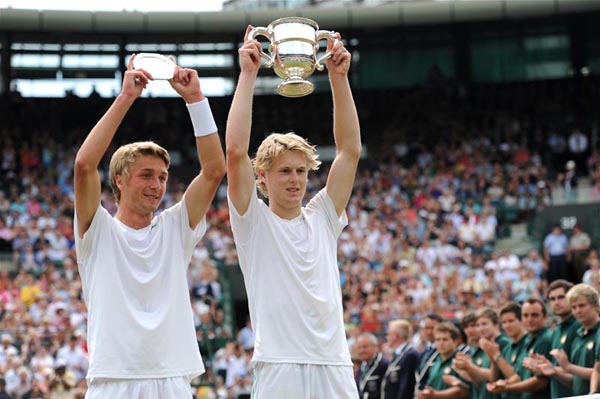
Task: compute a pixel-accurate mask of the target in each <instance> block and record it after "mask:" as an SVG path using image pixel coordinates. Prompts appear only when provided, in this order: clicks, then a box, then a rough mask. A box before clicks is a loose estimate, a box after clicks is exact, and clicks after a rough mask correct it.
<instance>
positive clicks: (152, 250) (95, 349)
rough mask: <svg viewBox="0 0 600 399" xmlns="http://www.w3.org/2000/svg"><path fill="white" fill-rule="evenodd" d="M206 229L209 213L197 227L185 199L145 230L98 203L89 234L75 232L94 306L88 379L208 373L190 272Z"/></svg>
mask: <svg viewBox="0 0 600 399" xmlns="http://www.w3.org/2000/svg"><path fill="white" fill-rule="evenodd" d="M75 229H76V230H77V216H75ZM205 231H206V219H203V220H202V221H201V222H200V223H199V224H198V226H196V229H195V230H192V229H190V227H189V222H188V215H187V209H186V207H185V205H184V202H183V200H182V201H180V202H178V203H177V204H175V205H174V206H172V207H171V208H169V209H167V210H165V211H164V212H162V213H161V214H160V215H159V216H156V217H154V219H153V220H152V223H151V224H150V226H148V227H146V228H143V229H140V230H135V229H132V228H131V227H128V226H126V225H125V224H123V223H121V222H120V221H119V220H117V219H116V218H113V217H112V216H111V215H110V214H109V213H108V211H106V209H104V208H103V207H102V206H98V209H97V210H96V213H95V214H94V218H93V220H92V224H91V225H90V227H89V229H88V231H86V233H85V235H84V237H83V239H79V234H78V233H77V231H76V232H75V237H76V240H75V244H76V249H77V262H78V265H79V273H80V275H81V280H82V282H83V295H84V299H85V302H86V304H87V306H88V346H89V352H90V353H89V355H90V356H89V361H90V367H89V371H88V375H87V377H88V379H90V380H91V379H93V378H113V379H149V378H167V377H176V376H185V377H187V378H193V377H194V376H197V375H199V374H202V373H203V372H204V365H203V364H202V359H201V357H200V351H199V349H198V342H197V340H196V333H195V329H194V321H193V315H192V308H191V304H190V298H189V290H188V285H187V280H186V270H187V267H188V264H189V262H190V259H191V257H192V253H193V251H194V247H195V246H196V245H197V244H198V242H199V241H200V238H201V237H202V235H203V234H204V232H205Z"/></svg>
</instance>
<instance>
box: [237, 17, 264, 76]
mask: <svg viewBox="0 0 600 399" xmlns="http://www.w3.org/2000/svg"><path fill="white" fill-rule="evenodd" d="M252 29H253V26H252V25H248V27H247V28H246V34H245V35H244V45H243V46H242V47H240V48H239V49H238V55H239V59H240V68H241V70H242V72H251V73H254V74H256V73H258V70H259V69H260V65H261V58H260V54H261V52H262V46H261V45H260V42H259V41H258V40H256V39H250V38H249V37H248V35H249V34H250V31H252Z"/></svg>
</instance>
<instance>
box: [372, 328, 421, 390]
mask: <svg viewBox="0 0 600 399" xmlns="http://www.w3.org/2000/svg"><path fill="white" fill-rule="evenodd" d="M412 335H413V330H412V326H411V325H410V323H409V322H408V321H406V320H394V321H392V322H390V324H389V326H388V330H387V344H388V347H389V350H390V351H393V358H392V361H391V362H390V364H388V367H387V370H386V372H385V374H384V375H383V381H382V382H381V399H413V398H414V395H415V371H416V370H417V365H418V362H419V353H418V352H417V351H416V350H415V349H413V348H412V347H411V345H410V340H411V338H412Z"/></svg>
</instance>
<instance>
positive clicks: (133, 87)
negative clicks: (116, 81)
mask: <svg viewBox="0 0 600 399" xmlns="http://www.w3.org/2000/svg"><path fill="white" fill-rule="evenodd" d="M134 59H135V54H132V55H131V57H129V62H127V70H126V71H125V74H124V75H123V87H122V88H121V95H123V96H126V97H131V98H133V99H136V98H138V97H139V96H140V95H141V94H142V91H144V89H145V88H146V86H147V85H148V82H149V81H150V80H152V79H153V77H152V75H151V74H150V73H149V72H148V71H146V70H145V69H133V60H134Z"/></svg>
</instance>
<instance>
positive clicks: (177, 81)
mask: <svg viewBox="0 0 600 399" xmlns="http://www.w3.org/2000/svg"><path fill="white" fill-rule="evenodd" d="M169 83H170V84H171V87H172V88H173V89H174V90H175V91H176V92H177V94H179V95H180V96H181V97H183V99H184V100H185V102H186V103H188V104H192V103H195V102H198V101H202V100H204V95H203V94H202V90H201V89H200V79H199V78H198V71H196V70H195V69H190V68H180V67H177V68H175V73H174V74H173V78H172V79H169Z"/></svg>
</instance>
